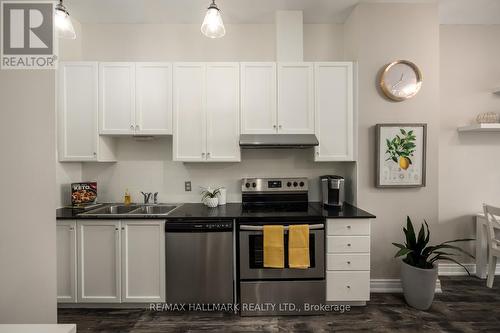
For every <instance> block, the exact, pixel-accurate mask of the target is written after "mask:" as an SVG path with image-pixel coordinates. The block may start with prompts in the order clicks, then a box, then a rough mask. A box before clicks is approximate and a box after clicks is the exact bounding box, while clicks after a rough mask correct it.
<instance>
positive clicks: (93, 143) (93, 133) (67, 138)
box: [57, 62, 98, 161]
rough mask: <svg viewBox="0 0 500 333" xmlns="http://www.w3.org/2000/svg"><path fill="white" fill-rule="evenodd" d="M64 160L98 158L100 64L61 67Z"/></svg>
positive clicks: (62, 64) (60, 131)
mask: <svg viewBox="0 0 500 333" xmlns="http://www.w3.org/2000/svg"><path fill="white" fill-rule="evenodd" d="M58 71H59V76H58V102H57V104H58V111H59V112H58V113H59V117H58V125H59V126H58V128H59V145H58V148H59V149H58V153H59V160H60V161H95V160H96V159H97V75H98V74H97V63H96V62H73V63H61V64H59V69H58Z"/></svg>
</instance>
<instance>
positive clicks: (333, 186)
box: [319, 176, 345, 207]
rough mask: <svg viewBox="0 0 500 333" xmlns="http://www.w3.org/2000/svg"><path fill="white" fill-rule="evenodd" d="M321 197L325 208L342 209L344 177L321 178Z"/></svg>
mask: <svg viewBox="0 0 500 333" xmlns="http://www.w3.org/2000/svg"><path fill="white" fill-rule="evenodd" d="M319 179H320V180H321V196H322V202H323V205H324V206H326V207H342V205H343V204H344V200H345V190H344V183H345V180H344V177H341V176H321V177H319Z"/></svg>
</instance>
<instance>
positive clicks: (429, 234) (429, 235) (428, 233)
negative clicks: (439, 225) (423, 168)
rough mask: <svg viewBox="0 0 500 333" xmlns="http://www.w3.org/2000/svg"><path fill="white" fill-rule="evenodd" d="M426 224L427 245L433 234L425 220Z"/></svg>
mask: <svg viewBox="0 0 500 333" xmlns="http://www.w3.org/2000/svg"><path fill="white" fill-rule="evenodd" d="M410 163H411V162H410ZM424 223H425V226H426V227H427V237H425V244H426V245H427V244H428V243H429V238H430V237H431V232H430V230H429V225H428V224H427V221H426V220H424Z"/></svg>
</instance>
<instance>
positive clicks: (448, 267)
mask: <svg viewBox="0 0 500 333" xmlns="http://www.w3.org/2000/svg"><path fill="white" fill-rule="evenodd" d="M463 265H464V266H465V267H467V269H468V270H469V272H470V273H471V274H476V264H463ZM438 272H439V275H443V276H463V275H467V272H466V271H465V269H464V268H463V267H461V266H460V265H458V264H454V263H446V264H444V263H442V264H439V269H438ZM495 275H500V264H497V268H496V271H495Z"/></svg>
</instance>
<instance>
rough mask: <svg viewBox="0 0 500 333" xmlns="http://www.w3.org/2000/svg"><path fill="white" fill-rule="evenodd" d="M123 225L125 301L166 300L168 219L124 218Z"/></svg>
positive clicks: (123, 294) (123, 284)
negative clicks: (166, 233)
mask: <svg viewBox="0 0 500 333" xmlns="http://www.w3.org/2000/svg"><path fill="white" fill-rule="evenodd" d="M121 226H122V227H121V229H122V230H121V249H122V278H121V280H122V302H131V303H139V302H164V301H165V221H161V220H124V221H122V222H121ZM174 269H175V268H174Z"/></svg>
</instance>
